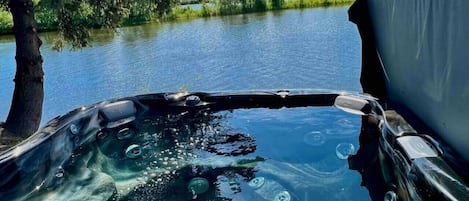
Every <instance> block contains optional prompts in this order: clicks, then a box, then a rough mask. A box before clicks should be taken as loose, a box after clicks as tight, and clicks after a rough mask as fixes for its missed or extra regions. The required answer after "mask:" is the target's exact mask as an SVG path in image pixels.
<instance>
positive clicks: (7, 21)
mask: <svg viewBox="0 0 469 201" xmlns="http://www.w3.org/2000/svg"><path fill="white" fill-rule="evenodd" d="M12 28H13V18H12V16H11V13H10V12H8V11H6V10H4V9H2V8H0V33H9V32H10V31H11V29H12Z"/></svg>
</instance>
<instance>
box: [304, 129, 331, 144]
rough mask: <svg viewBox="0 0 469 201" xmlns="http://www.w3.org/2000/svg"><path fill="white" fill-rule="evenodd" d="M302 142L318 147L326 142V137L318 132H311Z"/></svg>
mask: <svg viewBox="0 0 469 201" xmlns="http://www.w3.org/2000/svg"><path fill="white" fill-rule="evenodd" d="M303 141H304V142H305V143H306V144H308V145H311V146H319V145H322V144H324V143H325V142H326V136H324V134H322V133H321V132H319V131H312V132H310V133H306V134H305V135H304V136H303Z"/></svg>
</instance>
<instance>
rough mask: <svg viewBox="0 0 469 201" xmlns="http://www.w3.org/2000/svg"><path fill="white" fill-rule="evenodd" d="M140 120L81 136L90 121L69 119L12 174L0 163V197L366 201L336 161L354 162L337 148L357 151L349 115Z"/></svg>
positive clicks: (269, 113) (318, 110)
mask: <svg viewBox="0 0 469 201" xmlns="http://www.w3.org/2000/svg"><path fill="white" fill-rule="evenodd" d="M86 114H88V115H89V114H91V115H92V114H93V112H91V113H86ZM149 114H153V115H145V114H144V115H138V116H136V120H135V121H133V122H130V123H128V124H121V125H120V126H119V127H117V128H102V129H86V128H92V127H96V126H97V125H98V124H97V120H99V118H98V119H96V118H90V117H87V116H86V115H85V116H83V114H80V113H78V117H81V119H80V120H77V119H75V120H74V121H72V122H70V121H69V120H66V122H63V123H67V122H68V123H67V124H69V125H65V126H64V127H61V128H62V129H59V130H58V131H56V133H54V135H53V137H51V138H49V139H48V140H47V141H43V142H42V143H41V144H39V145H36V146H35V147H36V150H35V151H33V152H25V153H23V154H18V155H15V156H12V157H15V158H14V159H12V160H14V161H16V162H14V164H16V166H8V164H9V163H7V162H5V163H2V164H0V166H2V167H5V166H8V167H9V168H10V169H8V170H9V171H12V172H14V173H15V174H16V177H7V178H6V181H4V182H3V183H2V184H1V185H0V189H2V191H0V196H2V197H3V198H6V199H7V200H30V201H35V200H54V201H62V200H63V201H65V200H66V201H69V200H71V199H72V198H73V199H72V200H77V201H78V200H103V201H104V200H126V201H127V200H140V201H148V200H164V201H166V200H171V201H183V200H185V201H187V200H200V201H206V200H233V201H274V200H275V201H290V200H291V201H313V200H318V198H320V200H321V201H342V200H348V201H362V200H370V199H369V197H368V192H367V190H366V189H365V188H364V187H362V186H360V182H361V178H360V175H359V173H358V172H355V171H351V170H348V165H347V160H345V158H344V155H343V154H353V153H355V150H354V148H352V149H351V150H350V151H351V152H348V151H347V152H342V150H341V149H338V147H340V146H341V145H346V146H347V147H356V148H357V147H358V137H357V135H358V133H359V132H360V117H359V116H354V115H351V114H347V113H344V112H343V111H341V110H339V109H337V108H334V107H302V108H282V109H237V110H231V111H220V112H210V110H205V112H193V111H192V112H187V111H186V112H182V113H181V114H172V115H166V114H165V113H162V114H159V115H158V113H156V114H155V113H154V112H150V113H149ZM101 123H102V122H101ZM59 125H60V123H59ZM89 125H92V126H91V127H89ZM135 126H136V127H135ZM52 130H53V128H52ZM123 131H128V132H123ZM123 133H125V135H123ZM317 136H321V137H319V138H318V137H317ZM72 139H73V140H72ZM31 143H36V142H31ZM24 147H27V146H24ZM46 150H47V151H46ZM17 151H18V152H17V153H21V152H22V151H21V148H19V149H18V150H17ZM44 151H46V152H47V153H48V154H44ZM338 153H341V154H338ZM38 164H47V165H38ZM15 170H21V171H18V172H16V171H15ZM2 173H3V174H6V173H5V172H2ZM194 180H196V181H205V184H204V187H199V188H196V189H195V190H194V191H191V189H193V188H191V182H192V181H194ZM192 186H193V185H192ZM280 197H283V198H284V199H279V198H280ZM287 198H289V199H287Z"/></svg>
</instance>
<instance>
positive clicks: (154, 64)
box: [0, 7, 361, 122]
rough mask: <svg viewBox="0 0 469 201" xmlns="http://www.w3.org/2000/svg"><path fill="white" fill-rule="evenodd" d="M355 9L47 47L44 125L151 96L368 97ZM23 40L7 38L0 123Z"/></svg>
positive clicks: (227, 20)
mask: <svg viewBox="0 0 469 201" xmlns="http://www.w3.org/2000/svg"><path fill="white" fill-rule="evenodd" d="M347 9H348V7H334V8H315V9H303V10H285V11H278V12H266V13H255V14H247V15H234V16H224V17H213V18H202V19H192V20H183V21H177V22H169V23H159V24H146V25H142V26H133V27H124V28H120V29H119V30H118V34H117V35H114V34H110V33H108V32H102V31H95V32H93V42H92V43H91V45H92V47H89V48H85V49H81V50H78V51H71V50H68V49H65V50H64V51H62V52H55V51H53V50H51V48H50V46H51V43H52V41H53V40H54V37H55V34H54V33H46V34H41V38H42V39H43V41H44V45H43V47H42V49H41V52H42V54H43V56H44V60H45V61H44V71H45V102H44V118H43V119H44V120H43V122H45V121H47V120H49V119H51V118H52V117H54V116H57V115H61V114H64V113H66V112H67V111H69V110H71V109H73V108H76V107H79V106H82V105H87V104H92V103H95V102H98V101H101V100H104V99H109V98H116V97H123V96H130V95H136V94H142V93H150V92H165V91H177V90H180V89H186V90H188V91H221V90H252V89H280V88H295V89H298V88H314V89H333V90H347V91H360V90H361V88H360V85H359V71H360V69H359V66H360V56H361V55H360V48H361V47H360V42H359V35H358V32H357V30H356V28H355V26H354V25H353V24H352V23H350V22H349V21H348V16H347ZM14 48H15V43H14V39H13V38H12V37H11V36H2V37H0V85H1V86H2V87H1V88H0V119H2V120H4V119H5V118H6V115H7V114H8V108H9V106H10V101H11V96H12V92H13V87H14V85H13V82H12V80H13V77H14V71H15V60H14V52H15V51H14Z"/></svg>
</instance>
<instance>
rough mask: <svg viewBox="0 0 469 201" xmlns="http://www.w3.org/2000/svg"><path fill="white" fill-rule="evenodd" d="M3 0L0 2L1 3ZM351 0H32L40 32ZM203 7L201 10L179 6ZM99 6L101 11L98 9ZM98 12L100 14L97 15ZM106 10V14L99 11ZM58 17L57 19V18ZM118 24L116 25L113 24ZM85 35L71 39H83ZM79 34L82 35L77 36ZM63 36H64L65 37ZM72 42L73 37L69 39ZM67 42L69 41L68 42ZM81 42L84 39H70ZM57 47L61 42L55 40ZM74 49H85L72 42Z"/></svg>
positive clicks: (4, 21)
mask: <svg viewBox="0 0 469 201" xmlns="http://www.w3.org/2000/svg"><path fill="white" fill-rule="evenodd" d="M0 1H2V0H0ZM353 1H354V0H116V1H112V2H113V3H109V2H110V1H107V0H95V1H89V0H88V1H84V0H83V1H72V0H34V1H33V2H34V9H35V18H36V21H37V24H38V27H39V30H40V31H49V30H65V31H66V32H69V31H67V30H70V29H76V28H77V27H78V29H79V30H86V29H80V28H81V27H87V28H102V27H106V28H113V27H114V26H116V25H117V26H121V25H133V24H141V23H145V22H149V21H155V20H173V19H177V18H192V17H207V16H217V15H232V14H241V13H252V12H262V11H267V10H279V9H289V8H309V7H318V6H333V5H343V4H347V3H352V2H353ZM190 3H200V4H202V6H201V9H200V10H194V9H191V8H190V7H183V6H181V5H184V4H190ZM99 7H101V8H99ZM7 9H8V8H7V7H0V34H5V33H7V34H8V33H12V26H13V23H12V17H11V15H10V12H9V11H8V10H7ZM97 10H101V11H100V12H96V11H97ZM103 10H104V11H106V12H107V13H106V14H105V13H104V12H102V11H103ZM59 16H60V17H59ZM116 22H118V23H116ZM64 33H65V32H64ZM86 34H88V32H83V33H80V34H75V35H74V36H73V37H77V38H86ZM80 35H81V36H80ZM65 37H66V36H65ZM72 39H73V38H72ZM67 41H68V40H67ZM71 41H80V42H84V40H74V39H73V40H71ZM57 44H58V47H60V45H61V44H62V43H60V41H58V43H57ZM73 45H74V46H86V44H79V43H75V44H73Z"/></svg>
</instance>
